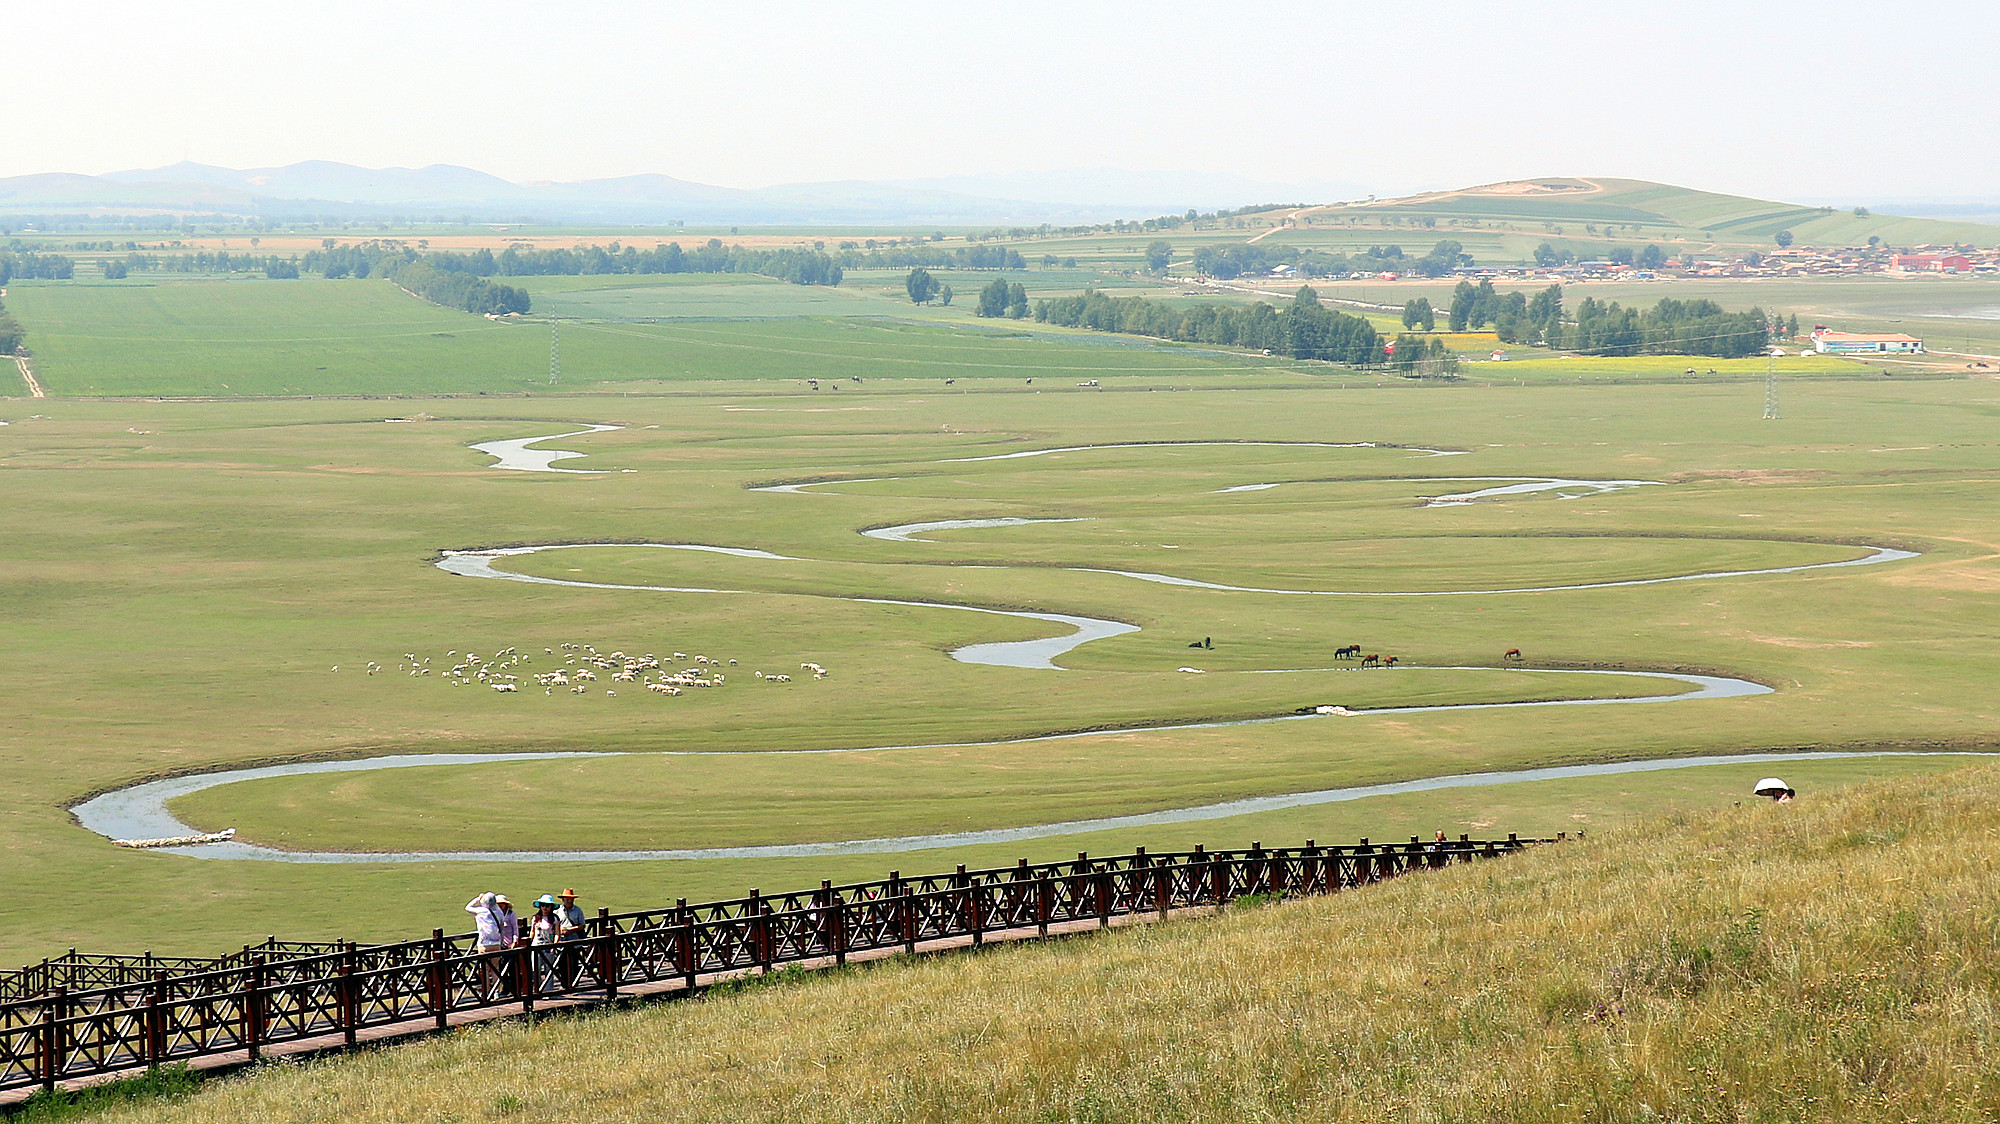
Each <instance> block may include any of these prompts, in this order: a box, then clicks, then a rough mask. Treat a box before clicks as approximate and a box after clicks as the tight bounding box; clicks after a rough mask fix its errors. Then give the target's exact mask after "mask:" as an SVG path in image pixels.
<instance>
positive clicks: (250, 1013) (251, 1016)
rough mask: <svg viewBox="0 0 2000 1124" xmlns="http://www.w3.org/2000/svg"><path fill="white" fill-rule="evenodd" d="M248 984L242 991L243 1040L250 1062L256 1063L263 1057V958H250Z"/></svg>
mask: <svg viewBox="0 0 2000 1124" xmlns="http://www.w3.org/2000/svg"><path fill="white" fill-rule="evenodd" d="M248 980H249V982H248V983H247V984H246V985H245V987H244V989H243V1039H244V1042H245V1043H246V1044H247V1045H248V1047H249V1050H250V1060H251V1061H253V1062H254V1061H256V1060H257V1059H258V1058H259V1057H261V1056H262V1055H263V1046H264V958H263V957H261V956H253V957H251V958H250V974H249V976H248Z"/></svg>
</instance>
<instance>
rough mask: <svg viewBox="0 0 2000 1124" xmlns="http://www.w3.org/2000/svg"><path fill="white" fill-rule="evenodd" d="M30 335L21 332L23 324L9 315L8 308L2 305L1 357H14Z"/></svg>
mask: <svg viewBox="0 0 2000 1124" xmlns="http://www.w3.org/2000/svg"><path fill="white" fill-rule="evenodd" d="M27 338H28V333H26V332H24V331H22V330H21V322H20V321H19V320H16V319H14V318H13V317H12V316H9V315H8V314H7V306H6V305H4V304H0V355H12V354H14V353H15V352H16V351H19V350H21V344H22V342H23V341H24V340H26V339H27Z"/></svg>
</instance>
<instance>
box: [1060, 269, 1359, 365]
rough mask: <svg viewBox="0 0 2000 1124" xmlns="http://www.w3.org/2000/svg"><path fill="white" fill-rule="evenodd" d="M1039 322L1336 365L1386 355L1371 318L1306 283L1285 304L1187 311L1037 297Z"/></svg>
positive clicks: (1122, 301) (1131, 302)
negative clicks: (1323, 297) (1328, 301)
mask: <svg viewBox="0 0 2000 1124" xmlns="http://www.w3.org/2000/svg"><path fill="white" fill-rule="evenodd" d="M1035 319H1037V320H1040V321H1042V322H1044V323H1049V324H1059V325H1063V326H1065V327H1071V328H1095V329H1097V330H1098V331H1104V332H1124V333H1128V334H1131V335H1141V336H1152V337H1154V338H1156V339H1167V340H1179V341H1181V342H1184V343H1206V344H1216V345H1220V346H1224V347H1247V348H1255V349H1258V350H1264V351H1271V352H1281V353H1283V354H1286V355H1290V356H1293V357H1295V358H1299V359H1324V360H1329V361H1332V362H1336V363H1353V364H1358V365H1365V364H1372V363H1379V362H1380V361H1381V359H1382V355H1383V349H1382V339H1381V336H1380V335H1379V334H1378V333H1377V332H1376V331H1375V329H1374V327H1372V326H1371V325H1370V324H1369V323H1368V321H1366V320H1363V319H1361V318H1360V317H1358V316H1349V315H1347V314H1345V313H1341V312H1335V311H1333V310H1332V309H1329V308H1325V307H1323V306H1322V305H1321V304H1320V303H1319V296H1318V294H1316V293H1314V292H1313V291H1312V289H1310V288H1307V287H1303V286H1302V287H1301V288H1300V289H1299V292H1298V295H1297V296H1296V297H1295V298H1294V299H1293V301H1292V303H1291V304H1290V305H1288V306H1286V307H1283V308H1274V307H1272V306H1271V305H1268V304H1265V303H1263V302H1262V301H1259V302H1257V303H1256V304H1252V305H1249V306H1247V307H1242V306H1234V305H1222V306H1216V305H1199V306H1196V307H1194V308H1182V307H1179V306H1176V305H1171V304H1166V303H1164V302H1161V301H1153V300H1147V299H1146V298H1144V297H1122V298H1119V297H1107V296H1105V295H1104V294H1103V293H1100V292H1098V291H1096V290H1094V289H1092V290H1088V291H1086V292H1085V293H1084V294H1083V295H1082V296H1077V297H1059V298H1056V299H1053V300H1044V301H1038V302H1036V304H1035Z"/></svg>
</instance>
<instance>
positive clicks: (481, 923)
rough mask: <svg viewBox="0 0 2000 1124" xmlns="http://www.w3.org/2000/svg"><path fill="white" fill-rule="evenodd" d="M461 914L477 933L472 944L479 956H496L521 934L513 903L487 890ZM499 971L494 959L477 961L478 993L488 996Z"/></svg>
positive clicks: (499, 968)
mask: <svg viewBox="0 0 2000 1124" xmlns="http://www.w3.org/2000/svg"><path fill="white" fill-rule="evenodd" d="M465 912H467V913H470V914H471V915H472V922H473V925H474V926H475V927H476V928H477V929H478V936H477V938H476V940H477V942H478V945H479V951H480V952H482V953H491V952H499V951H501V950H502V949H507V948H512V947H513V946H514V938H515V937H517V936H519V935H520V932H521V922H520V919H519V918H518V917H516V916H515V915H514V903H512V902H510V901H508V900H507V899H506V897H505V896H504V895H501V894H496V893H493V892H492V891H490V890H489V891H487V892H486V893H483V894H481V895H479V896H478V897H476V898H473V899H472V900H471V901H469V902H467V903H465ZM502 971H503V968H502V965H501V963H500V961H499V960H498V959H497V958H493V959H487V960H482V961H480V965H479V979H480V990H481V991H482V992H484V993H487V994H489V995H490V994H491V992H492V991H493V985H494V984H495V983H497V982H498V981H499V979H500V976H501V974H502Z"/></svg>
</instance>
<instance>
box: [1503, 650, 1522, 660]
mask: <svg viewBox="0 0 2000 1124" xmlns="http://www.w3.org/2000/svg"><path fill="white" fill-rule="evenodd" d="M1500 658H1501V659H1503V660H1519V659H1520V658H1521V649H1519V648H1509V649H1507V653H1506V654H1505V655H1503V656H1501V657H1500Z"/></svg>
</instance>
